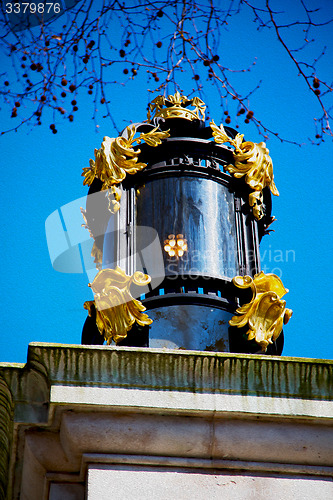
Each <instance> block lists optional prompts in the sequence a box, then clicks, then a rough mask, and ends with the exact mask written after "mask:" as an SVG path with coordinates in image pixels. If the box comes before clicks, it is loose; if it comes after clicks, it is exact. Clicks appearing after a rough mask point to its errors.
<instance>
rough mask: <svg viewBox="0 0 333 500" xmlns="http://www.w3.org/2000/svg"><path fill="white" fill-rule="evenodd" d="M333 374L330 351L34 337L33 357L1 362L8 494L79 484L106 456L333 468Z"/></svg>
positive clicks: (2, 472) (329, 471) (3, 478)
mask: <svg viewBox="0 0 333 500" xmlns="http://www.w3.org/2000/svg"><path fill="white" fill-rule="evenodd" d="M332 371H333V362H332V361H328V360H312V359H301V358H287V357H281V358H275V357H270V356H258V355H248V354H230V353H212V352H199V351H182V350H157V349H148V348H147V349H144V348H143V349H138V348H131V347H110V346H100V347H98V346H93V347H92V346H80V345H61V344H41V343H32V344H30V346H29V350H28V361H27V364H26V365H18V364H5V363H1V364H0V397H1V407H0V419H1V426H2V427H0V431H1V429H4V433H3V435H1V434H0V440H1V439H2V441H3V443H4V446H3V454H2V455H1V457H0V488H3V489H4V488H5V486H6V482H7V477H8V462H9V455H10V454H11V464H12V465H11V467H9V493H8V495H9V496H8V498H19V497H20V495H21V498H26V499H31V500H36V499H38V500H39V499H41V500H42V499H43V500H44V499H46V498H48V496H47V495H48V493H47V492H48V488H49V485H50V484H51V483H52V481H54V482H59V481H62V480H64V481H67V482H68V481H69V482H73V484H74V483H76V484H77V485H78V486H79V485H81V486H82V484H83V482H84V472H82V471H84V470H85V466H84V461H85V460H86V459H85V458H84V457H90V458H89V460H92V462H94V460H95V459H96V460H97V461H101V460H102V458H101V457H102V455H103V457H104V458H103V463H108V461H109V460H117V458H112V457H120V458H119V460H121V457H122V456H129V457H131V456H134V455H135V456H137V455H142V456H144V457H146V458H145V459H144V461H146V462H147V463H150V460H151V459H150V457H156V456H157V455H159V454H161V455H162V456H163V457H174V460H178V459H179V460H180V461H181V460H185V462H186V460H190V461H191V460H192V459H196V460H199V462H200V464H201V463H202V464H203V465H202V466H203V467H206V466H207V467H210V466H214V467H215V466H217V467H221V468H222V469H223V468H224V467H226V468H228V467H230V468H235V469H237V467H238V466H239V464H240V465H241V468H242V470H243V467H244V464H247V467H248V468H249V470H250V469H251V467H252V468H256V467H257V465H256V464H257V463H262V470H263V471H264V470H267V471H270V472H272V471H273V472H274V473H280V472H281V471H284V472H286V473H292V471H293V470H294V471H295V472H294V473H295V474H316V475H319V476H331V475H333V461H332V457H333V441H332V414H333V397H332V396H333V391H332V379H333V377H332ZM13 427H14V432H13ZM11 443H12V444H11ZM92 456H94V457H95V459H94V458H91V457H92ZM131 460H132V459H131ZM163 460H165V459H163ZM163 460H162V462H163ZM212 461H213V462H212ZM185 462H184V464H185ZM199 462H198V464H199ZM186 463H187V462H186ZM205 464H206V465H205ZM209 464H210V465H209ZM212 464H213V465H212ZM198 466H199V465H198ZM258 470H259V469H258ZM20 471H22V473H21V472H20ZM64 478H65V479H64ZM66 478H67V479H66ZM81 486H80V487H81ZM22 495H23V496H22Z"/></svg>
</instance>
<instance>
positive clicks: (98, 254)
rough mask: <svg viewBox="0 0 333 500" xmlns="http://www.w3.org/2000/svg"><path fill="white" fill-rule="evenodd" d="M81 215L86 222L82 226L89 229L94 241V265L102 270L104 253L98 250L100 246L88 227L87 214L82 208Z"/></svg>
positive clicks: (92, 254)
mask: <svg viewBox="0 0 333 500" xmlns="http://www.w3.org/2000/svg"><path fill="white" fill-rule="evenodd" d="M81 214H82V217H83V220H84V224H82V227H85V228H86V229H88V231H89V235H90V238H93V239H94V244H93V247H92V249H91V256H92V257H93V259H94V263H95V264H96V268H97V269H101V267H102V261H103V252H102V250H101V249H100V248H98V246H97V244H96V241H95V238H94V235H93V233H92V232H91V230H90V227H89V225H88V219H87V212H86V210H84V208H82V207H81Z"/></svg>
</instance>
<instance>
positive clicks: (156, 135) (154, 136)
mask: <svg viewBox="0 0 333 500" xmlns="http://www.w3.org/2000/svg"><path fill="white" fill-rule="evenodd" d="M157 130H158V127H155V128H154V129H153V130H151V131H150V132H147V133H146V134H143V133H142V134H140V137H139V140H142V141H145V143H146V144H148V146H152V147H156V146H159V145H160V144H162V140H163V139H166V138H167V137H170V134H169V130H166V131H165V132H162V131H159V132H157Z"/></svg>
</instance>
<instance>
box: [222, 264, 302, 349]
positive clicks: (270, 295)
mask: <svg viewBox="0 0 333 500" xmlns="http://www.w3.org/2000/svg"><path fill="white" fill-rule="evenodd" d="M232 281H233V283H234V285H236V286H237V287H238V288H243V289H244V288H251V290H252V294H253V295H252V300H251V302H249V303H248V304H245V305H243V306H241V307H239V308H238V309H237V310H236V312H237V313H238V314H240V316H233V317H232V318H231V320H230V321H229V324H230V325H231V326H237V327H238V328H241V327H243V326H245V325H246V324H248V326H249V330H248V331H247V335H248V340H252V339H254V340H255V341H256V342H257V343H258V344H259V345H260V346H261V348H262V351H263V352H265V351H266V350H267V346H268V345H269V344H272V343H273V341H274V340H276V339H277V338H278V336H279V335H280V333H281V331H282V327H283V323H284V324H286V323H288V321H289V319H290V318H291V316H292V313H293V312H292V310H291V309H287V308H286V301H285V300H281V298H282V297H283V296H284V295H285V294H286V293H287V292H288V291H289V290H287V289H286V288H285V287H284V286H283V284H282V281H281V279H280V278H279V277H278V276H276V275H275V274H267V275H266V274H265V273H263V272H261V273H259V274H256V275H255V276H254V278H253V279H252V278H251V277H250V276H236V277H235V278H233V280H232Z"/></svg>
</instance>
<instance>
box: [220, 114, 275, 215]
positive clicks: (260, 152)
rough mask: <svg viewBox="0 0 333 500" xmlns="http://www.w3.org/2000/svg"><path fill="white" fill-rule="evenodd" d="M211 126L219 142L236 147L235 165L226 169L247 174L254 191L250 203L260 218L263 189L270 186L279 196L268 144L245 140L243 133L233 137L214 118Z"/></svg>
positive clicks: (254, 213)
mask: <svg viewBox="0 0 333 500" xmlns="http://www.w3.org/2000/svg"><path fill="white" fill-rule="evenodd" d="M210 127H211V129H212V133H213V137H214V140H215V142H216V143H217V144H223V143H225V142H229V143H230V144H231V146H233V147H234V148H235V149H234V151H233V155H234V161H235V163H234V165H226V166H225V167H224V169H225V170H227V171H228V172H229V173H230V174H232V175H234V177H236V178H240V177H243V176H245V182H246V183H247V184H248V186H250V188H251V189H253V191H254V193H251V194H250V197H249V204H250V206H251V207H252V210H253V215H254V217H255V218H256V219H257V220H260V219H261V218H262V217H263V215H264V212H263V210H262V199H263V198H262V190H263V189H264V188H265V187H267V186H268V187H269V189H270V190H271V192H272V194H273V195H275V196H279V192H278V190H277V188H276V185H275V183H274V175H273V162H272V159H271V157H270V156H269V150H268V148H267V147H266V144H265V143H264V142H259V143H258V144H256V143H254V142H250V141H243V138H244V136H243V135H241V134H237V135H236V137H235V138H234V139H232V138H231V137H229V136H228V134H227V133H226V131H225V129H224V127H223V125H220V127H218V126H217V125H216V124H215V123H214V120H212V121H211V123H210ZM256 193H259V194H258V195H257V194H256ZM260 193H261V194H260Z"/></svg>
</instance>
